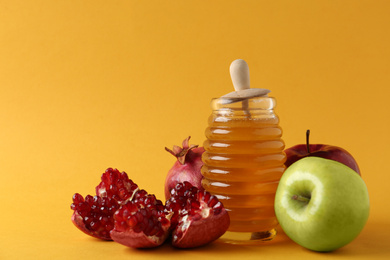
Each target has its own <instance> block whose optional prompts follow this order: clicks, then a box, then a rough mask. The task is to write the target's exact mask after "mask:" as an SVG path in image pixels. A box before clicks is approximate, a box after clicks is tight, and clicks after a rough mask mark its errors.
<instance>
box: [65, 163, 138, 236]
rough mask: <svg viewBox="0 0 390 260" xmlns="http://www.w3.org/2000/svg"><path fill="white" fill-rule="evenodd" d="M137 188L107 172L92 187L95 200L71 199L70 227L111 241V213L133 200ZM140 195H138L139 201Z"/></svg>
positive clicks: (122, 174)
mask: <svg viewBox="0 0 390 260" xmlns="http://www.w3.org/2000/svg"><path fill="white" fill-rule="evenodd" d="M137 193H138V186H137V184H135V183H134V182H133V181H132V180H130V179H129V178H128V176H127V174H126V173H125V172H119V171H118V170H117V169H112V168H108V169H107V170H106V171H105V172H104V173H103V174H102V176H101V182H100V183H99V185H98V186H97V187H96V194H97V195H96V196H91V195H87V196H86V197H85V199H84V198H83V196H81V195H80V194H78V193H76V194H74V195H73V203H72V204H71V206H70V208H71V209H72V210H73V211H74V212H73V215H72V217H71V220H72V222H73V224H75V226H76V227H77V228H79V229H80V230H81V231H83V232H84V233H86V234H88V235H90V236H93V237H96V238H100V239H103V240H112V239H111V237H110V231H111V230H112V229H113V228H114V218H113V216H114V213H115V211H116V210H118V209H119V207H120V205H122V204H124V203H126V202H127V201H128V200H131V199H132V198H133V197H135V194H137ZM142 194H144V192H140V194H139V195H138V197H140V196H141V195H142Z"/></svg>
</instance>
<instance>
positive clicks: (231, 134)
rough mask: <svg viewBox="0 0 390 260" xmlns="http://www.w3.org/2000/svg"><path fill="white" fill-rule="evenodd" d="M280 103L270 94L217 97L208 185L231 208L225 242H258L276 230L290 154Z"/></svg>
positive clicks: (206, 158)
mask: <svg viewBox="0 0 390 260" xmlns="http://www.w3.org/2000/svg"><path fill="white" fill-rule="evenodd" d="M275 106H276V100H275V98H273V97H268V96H267V95H262V96H256V97H249V98H237V97H233V98H230V97H221V98H215V99H213V100H212V101H211V108H212V113H211V115H210V117H209V119H208V127H207V129H206V131H205V135H206V138H207V140H206V141H205V142H204V145H203V146H204V148H205V152H204V153H203V156H202V160H203V163H204V165H203V167H202V175H203V177H204V178H203V181H202V186H203V187H204V188H205V189H206V190H207V191H209V192H210V193H211V194H214V195H216V196H217V197H218V199H219V200H220V201H221V202H222V203H223V205H224V207H225V208H226V210H227V211H228V213H229V216H230V227H229V229H228V231H227V232H226V233H225V235H224V236H222V238H221V241H224V242H228V243H240V244H252V243H258V242H263V241H268V240H271V239H272V238H273V237H274V236H275V235H276V230H275V227H276V226H277V225H278V222H277V219H276V217H275V213H274V197H275V193H276V189H277V186H278V183H279V179H280V177H281V176H282V174H283V172H284V170H285V166H284V162H285V160H286V155H285V153H284V152H283V150H284V147H285V144H284V142H283V140H282V139H281V137H282V129H281V127H280V126H279V117H278V116H277V115H276V114H275V112H274V109H275Z"/></svg>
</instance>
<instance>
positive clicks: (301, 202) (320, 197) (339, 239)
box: [275, 157, 370, 252]
mask: <svg viewBox="0 0 390 260" xmlns="http://www.w3.org/2000/svg"><path fill="white" fill-rule="evenodd" d="M369 211H370V202H369V198H368V191H367V187H366V184H365V183H364V181H363V179H362V178H361V177H360V176H359V175H358V174H356V172H354V171H353V170H352V169H351V168H349V167H348V166H345V165H344V164H342V163H340V162H337V161H334V160H329V159H324V158H319V157H306V158H303V159H301V160H299V161H297V162H295V163H293V164H292V165H291V166H290V167H288V168H287V169H286V171H285V172H284V174H283V176H282V178H281V179H280V182H279V185H278V188H277V191H276V195H275V214H276V217H277V219H278V221H279V223H280V226H281V227H282V229H283V231H284V232H285V233H286V235H287V236H288V237H290V238H291V239H292V240H293V241H295V242H296V243H297V244H299V245H301V246H303V247H305V248H307V249H310V250H314V251H321V252H326V251H333V250H336V249H338V248H340V247H342V246H345V245H347V244H348V243H350V242H351V241H352V240H354V239H355V238H356V237H357V236H358V235H359V233H360V232H361V231H362V229H363V227H364V225H365V224H366V222H367V219H368V215H369Z"/></svg>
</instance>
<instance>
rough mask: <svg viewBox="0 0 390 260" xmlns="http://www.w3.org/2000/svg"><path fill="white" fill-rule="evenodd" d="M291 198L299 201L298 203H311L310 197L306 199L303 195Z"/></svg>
mask: <svg viewBox="0 0 390 260" xmlns="http://www.w3.org/2000/svg"><path fill="white" fill-rule="evenodd" d="M291 198H292V199H293V200H298V201H302V202H306V203H309V201H310V197H305V196H301V195H293V196H292V197H291Z"/></svg>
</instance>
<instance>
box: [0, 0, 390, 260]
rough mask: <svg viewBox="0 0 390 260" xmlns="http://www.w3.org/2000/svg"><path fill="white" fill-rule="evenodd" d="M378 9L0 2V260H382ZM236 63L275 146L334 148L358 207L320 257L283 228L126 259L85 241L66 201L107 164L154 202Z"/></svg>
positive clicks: (389, 111) (384, 212)
mask: <svg viewBox="0 0 390 260" xmlns="http://www.w3.org/2000/svg"><path fill="white" fill-rule="evenodd" d="M389 13H390V2H388V1H377V0H373V1H352V0H351V1H308V0H307V1H305V0H304V1H254V0H253V1H250V0H248V1H229V0H228V1H226V0H223V1H222V0H217V1H200V2H199V1H198V2H196V3H190V2H189V1H132V0H128V1H123V0H115V1H103V0H94V1H92V0H86V1H75V0H67V1H49V0H36V1H20V0H3V1H0V148H1V149H0V166H1V174H0V183H1V188H0V198H1V206H2V210H1V216H0V220H1V222H0V223H1V224H0V228H1V232H0V259H107V258H108V257H110V259H129V258H131V259H148V258H153V259H155V258H156V257H157V256H158V257H159V258H160V259H182V258H183V256H185V257H188V258H194V259H196V258H214V259H236V258H238V257H240V258H242V259H243V258H245V259H260V258H262V259H286V258H287V257H289V258H290V259H323V258H329V257H332V259H339V258H342V259H345V258H350V259H389V258H390V249H389V245H390V207H389V201H390V195H389V192H388V191H389V182H390V174H389V172H390V166H389V152H388V149H389V148H388V147H389V146H390V139H389V136H390V135H389V132H390V131H389V129H390V108H389V97H390V88H389V86H390V73H389V68H390V48H389V46H390V16H389V15H388V14H389ZM237 58H242V59H245V60H246V61H247V62H248V64H249V67H250V72H251V83H252V87H266V88H269V89H271V91H272V92H271V94H272V96H274V97H276V99H277V101H278V106H277V108H276V112H277V114H278V115H279V116H280V119H281V122H280V125H281V126H282V128H283V129H284V134H283V139H284V140H285V142H286V146H287V147H289V146H292V145H295V144H297V143H302V142H304V139H305V131H306V129H311V134H312V137H311V141H312V143H328V144H334V145H338V146H341V147H343V148H345V149H346V150H348V151H349V152H350V153H351V154H353V155H354V157H355V158H356V160H357V161H358V163H359V166H360V169H361V172H362V176H363V179H364V180H365V182H366V184H367V187H368V190H369V194H370V200H371V212H370V218H369V220H368V223H367V225H366V227H365V228H364V230H363V231H362V233H361V234H360V236H359V237H358V238H357V239H356V240H354V241H353V242H352V243H351V244H349V245H347V246H346V247H344V248H342V249H340V250H337V251H335V252H333V253H328V254H319V253H314V252H310V251H307V250H305V249H303V248H302V247H300V246H298V245H296V244H295V243H293V242H292V241H291V240H289V239H288V238H287V237H286V236H285V235H283V232H281V231H280V232H279V235H278V236H277V237H276V239H275V240H274V241H273V242H271V243H269V244H267V245H264V246H258V247H253V246H252V247H242V246H227V245H224V244H219V243H213V244H211V245H209V246H206V247H203V248H198V249H194V250H176V249H173V248H172V247H171V246H170V245H164V246H162V247H160V248H156V249H153V250H134V249H128V248H125V247H123V246H121V245H119V244H116V243H113V242H111V243H110V242H102V241H98V240H96V239H93V238H89V237H87V236H86V235H84V234H83V233H81V232H80V231H78V230H77V229H76V228H75V227H74V226H73V225H72V223H71V222H70V216H71V213H72V212H71V210H70V203H71V197H72V195H73V194H74V193H75V192H79V193H81V194H83V195H86V194H88V193H93V192H94V187H95V186H96V185H97V184H98V182H99V178H100V175H101V173H102V172H103V171H104V170H105V169H106V168H108V167H116V168H118V169H119V170H121V171H126V172H127V173H128V174H129V175H130V176H131V178H132V179H133V180H134V181H135V182H136V183H138V184H139V185H140V186H141V187H143V188H145V189H147V190H148V191H149V192H150V193H155V194H156V195H157V196H158V197H160V198H163V194H164V189H163V184H164V179H165V175H166V172H168V170H169V168H170V167H171V166H172V165H173V162H174V158H173V157H172V156H171V155H170V154H168V153H167V152H166V151H165V150H164V147H165V146H168V147H171V146H172V145H174V144H181V142H182V140H183V139H184V138H186V137H187V136H188V135H191V136H192V138H191V143H197V144H202V142H203V141H204V140H205V136H204V130H205V129H206V127H207V118H208V116H209V114H210V107H209V102H210V100H211V98H213V97H218V96H221V95H223V94H226V93H227V92H230V91H231V90H232V84H231V81H230V78H229V74H228V72H229V65H230V62H231V61H233V60H234V59H237Z"/></svg>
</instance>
